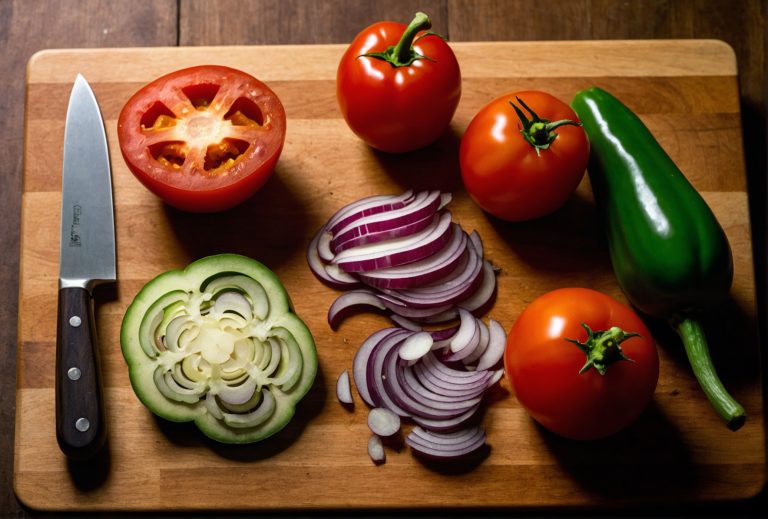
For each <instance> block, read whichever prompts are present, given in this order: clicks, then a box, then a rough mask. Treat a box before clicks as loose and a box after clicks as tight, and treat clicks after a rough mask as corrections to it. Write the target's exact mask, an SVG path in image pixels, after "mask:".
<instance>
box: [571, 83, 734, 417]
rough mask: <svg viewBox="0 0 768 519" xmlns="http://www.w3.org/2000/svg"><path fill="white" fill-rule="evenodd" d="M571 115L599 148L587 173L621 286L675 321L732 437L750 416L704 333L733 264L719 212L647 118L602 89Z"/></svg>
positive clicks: (638, 302)
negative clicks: (730, 389)
mask: <svg viewBox="0 0 768 519" xmlns="http://www.w3.org/2000/svg"><path fill="white" fill-rule="evenodd" d="M571 106H572V107H573V109H574V110H575V111H576V113H577V114H578V116H579V119H580V120H581V122H582V124H583V128H584V130H585V131H586V133H587V137H588V138H589V142H590V149H591V151H590V160H589V166H588V173H589V178H590V182H591V183H592V189H593V192H594V196H595V201H596V204H597V207H598V211H599V212H600V216H601V220H602V223H603V226H604V228H605V232H606V235H607V240H608V245H609V250H610V255H611V262H612V265H613V269H614V272H615V274H616V278H617V280H618V282H619V285H620V286H621V288H622V290H623V291H624V293H625V294H626V296H627V298H628V299H629V300H630V301H631V303H632V304H633V305H634V306H635V307H637V308H638V309H639V310H640V311H641V312H643V313H646V314H648V315H651V316H654V317H657V318H662V319H666V320H669V321H670V323H671V324H672V325H673V326H674V327H675V328H676V330H677V332H678V334H680V336H681V338H682V340H683V344H684V346H685V348H686V352H687V354H688V358H689V360H690V362H691V365H692V366H693V368H694V373H695V374H696V377H697V378H698V379H699V382H700V384H701V385H702V388H703V389H704V391H705V393H706V394H707V397H708V398H709V399H710V402H711V403H712V404H713V406H714V407H715V409H716V411H717V412H718V414H720V416H721V417H722V418H723V419H724V420H725V421H726V422H727V423H728V424H729V426H730V427H731V428H733V429H736V428H738V427H740V426H741V425H742V424H743V422H744V410H743V409H742V408H741V406H740V405H739V404H738V403H737V402H735V401H734V400H733V399H732V398H731V397H730V395H728V393H727V392H726V391H725V389H724V388H723V387H722V383H721V382H720V380H719V378H718V377H717V374H716V373H715V370H714V366H713V365H712V362H711V359H710V357H709V352H708V348H707V343H706V338H705V337H704V333H703V331H702V329H701V326H700V325H699V321H698V320H699V319H700V313H701V312H703V311H706V310H709V309H712V308H714V307H715V306H716V305H718V304H720V303H722V302H723V301H724V300H726V298H727V297H728V292H729V290H730V287H731V283H732V281H733V258H732V254H731V249H730V246H729V244H728V239H727V237H726V235H725V232H724V231H723V229H722V227H721V226H720V224H719V223H718V221H717V219H716V218H715V216H714V214H713V213H712V210H711V209H710V208H709V206H708V205H707V204H706V202H705V201H704V199H703V198H702V197H701V195H700V194H699V193H698V192H697V191H696V189H695V188H694V187H693V186H692V185H691V184H690V183H689V182H688V180H687V179H686V178H685V175H684V174H683V173H682V172H681V171H680V169H679V168H678V167H677V165H676V164H675V163H674V162H673V161H672V159H671V158H670V157H669V155H668V154H667V153H666V152H665V151H664V149H663V148H662V147H661V146H660V145H659V143H658V142H657V141H656V139H655V138H654V137H653V135H652V134H651V132H650V131H649V130H648V128H647V127H646V126H645V125H644V124H643V122H642V121H641V120H640V118H639V117H638V116H637V115H636V114H635V113H633V112H632V111H631V110H630V109H629V108H627V107H626V106H625V105H624V104H623V103H621V101H619V100H618V99H616V97H614V96H613V95H611V94H610V93H608V92H606V91H605V90H602V89H600V88H597V87H593V88H590V89H587V90H584V91H581V92H579V93H577V94H576V96H575V97H574V99H573V101H572V103H571Z"/></svg>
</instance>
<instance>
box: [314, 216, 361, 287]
mask: <svg viewBox="0 0 768 519" xmlns="http://www.w3.org/2000/svg"><path fill="white" fill-rule="evenodd" d="M322 233H323V230H322V229H321V230H320V232H318V233H317V234H315V236H314V237H313V238H312V241H311V242H310V243H309V247H307V264H309V269H310V270H311V271H312V273H313V274H314V275H315V276H316V277H317V278H318V279H319V280H320V281H322V282H323V283H326V284H327V285H330V286H332V287H334V288H349V287H351V286H354V285H357V284H359V282H358V281H357V280H356V279H355V278H353V277H351V276H350V275H349V274H347V273H346V272H345V273H344V277H340V276H338V277H337V276H331V275H330V274H329V273H328V272H327V270H326V265H325V263H324V262H323V261H322V259H321V258H320V255H319V253H318V250H317V246H318V242H319V241H320V236H321V234H322Z"/></svg>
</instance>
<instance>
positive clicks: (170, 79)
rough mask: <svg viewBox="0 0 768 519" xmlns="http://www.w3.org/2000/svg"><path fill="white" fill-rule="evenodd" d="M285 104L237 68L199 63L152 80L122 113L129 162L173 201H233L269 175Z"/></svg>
mask: <svg viewBox="0 0 768 519" xmlns="http://www.w3.org/2000/svg"><path fill="white" fill-rule="evenodd" d="M285 119H286V118H285V111H284V109H283V106H282V104H281V102H280V100H279V99H278V97H277V95H276V94H275V93H274V92H273V91H272V90H270V89H269V87H267V86H266V85H265V84H264V83H262V82H261V81H259V80H257V79H256V78H254V77H252V76H250V75H248V74H246V73H244V72H242V71H239V70H236V69H232V68H229V67H221V66H213V65H206V66H199V67H192V68H188V69H183V70H179V71H176V72H173V73H171V74H168V75H166V76H163V77H160V78H158V79H156V80H155V81H153V82H151V83H149V84H148V85H146V86H145V87H143V88H142V89H140V90H139V91H138V92H137V93H136V94H134V95H133V96H132V97H131V99H130V100H129V101H128V102H127V103H126V105H125V106H124V107H123V109H122V111H121V112H120V116H119V118H118V139H119V142H120V150H121V152H122V155H123V158H124V159H125V161H126V163H127V165H128V167H129V168H130V170H131V171H132V172H133V174H134V175H135V176H136V178H138V179H139V181H141V183H142V184H144V185H145V186H146V187H147V188H148V189H149V190H150V191H152V192H153V193H154V194H156V195H157V196H159V197H160V198H161V199H163V200H164V201H165V202H166V203H168V204H169V205H171V206H173V207H176V208H178V209H182V210H185V211H192V212H212V211H220V210H224V209H228V208H230V207H233V206H235V205H237V204H239V203H241V202H243V201H244V200H246V199H247V198H249V197H250V196H252V195H253V194H254V193H255V192H256V191H257V190H258V189H259V188H261V187H262V186H263V185H264V183H266V181H267V180H268V179H269V178H270V176H271V175H272V173H273V171H274V167H275V164H276V163H277V160H278V158H279V156H280V153H281V152H282V148H283V144H284V142H285V129H286V122H285Z"/></svg>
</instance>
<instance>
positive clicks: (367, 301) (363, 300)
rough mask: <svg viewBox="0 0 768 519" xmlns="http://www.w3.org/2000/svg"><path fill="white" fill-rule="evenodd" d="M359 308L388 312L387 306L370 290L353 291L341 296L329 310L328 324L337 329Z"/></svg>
mask: <svg viewBox="0 0 768 519" xmlns="http://www.w3.org/2000/svg"><path fill="white" fill-rule="evenodd" d="M358 306H372V307H374V308H378V309H379V310H386V308H387V307H386V306H385V305H384V303H383V302H382V301H381V299H380V298H379V296H378V295H376V294H374V293H373V292H371V291H369V290H352V291H350V292H345V293H344V294H341V295H340V296H339V297H337V298H336V300H335V301H334V302H333V303H332V304H331V306H330V308H328V324H329V325H330V327H331V328H332V329H334V330H335V329H336V328H337V327H338V325H339V323H340V322H341V321H342V320H344V317H346V315H347V314H348V313H349V312H351V311H353V310H354V308H355V307H358Z"/></svg>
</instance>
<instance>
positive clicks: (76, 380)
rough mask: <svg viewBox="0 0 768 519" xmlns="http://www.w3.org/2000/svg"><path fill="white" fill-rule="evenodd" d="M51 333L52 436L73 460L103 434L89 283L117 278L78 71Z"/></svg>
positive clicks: (100, 146) (98, 151)
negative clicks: (53, 373) (54, 328)
mask: <svg viewBox="0 0 768 519" xmlns="http://www.w3.org/2000/svg"><path fill="white" fill-rule="evenodd" d="M59 267H60V270H59V310H58V325H57V338H56V348H57V350H56V438H57V440H58V442H59V447H60V448H61V450H62V452H64V454H66V455H67V456H68V457H70V458H72V459H76V460H84V459H88V458H91V457H93V456H94V455H95V454H96V453H97V452H98V451H99V450H100V449H101V447H102V446H103V445H104V441H105V438H106V430H105V422H104V405H103V397H102V388H101V377H100V374H99V355H98V343H97V338H96V326H95V323H94V312H93V288H94V287H95V286H96V285H98V284H100V283H105V282H114V281H115V280H116V277H117V276H116V267H115V224H114V214H113V207H112V177H111V173H110V167H109V150H108V148H107V137H106V133H105V131H104V122H103V121H102V118H101V112H100V110H99V105H98V103H97V102H96V97H95V96H94V94H93V91H92V90H91V87H90V85H88V82H87V81H86V80H85V78H84V77H83V76H81V75H79V74H78V76H77V78H76V79H75V83H74V86H73V87H72V93H71V95H70V98H69V108H68V109H67V119H66V125H65V128H64V162H63V167H62V202H61V257H60V264H59Z"/></svg>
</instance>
